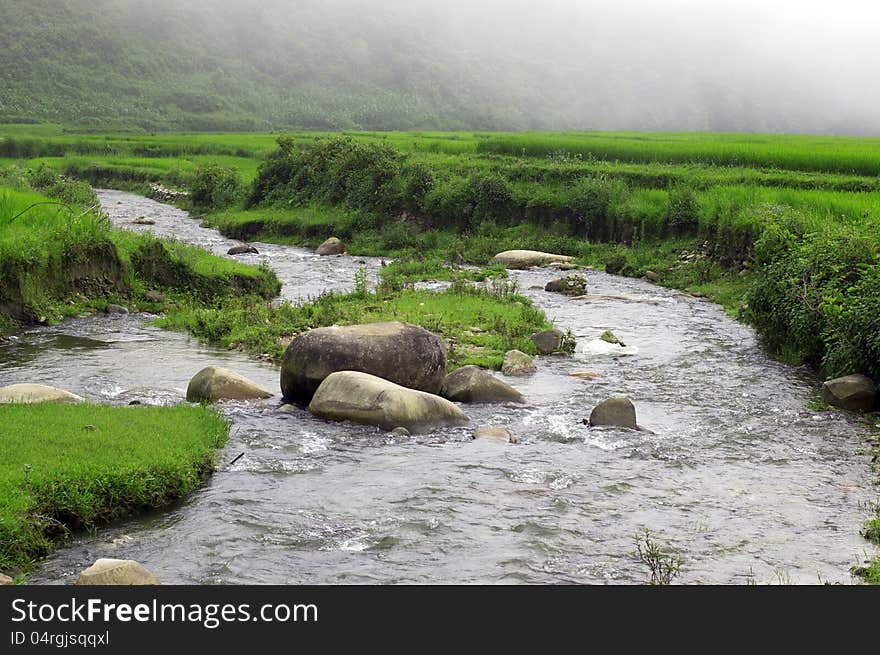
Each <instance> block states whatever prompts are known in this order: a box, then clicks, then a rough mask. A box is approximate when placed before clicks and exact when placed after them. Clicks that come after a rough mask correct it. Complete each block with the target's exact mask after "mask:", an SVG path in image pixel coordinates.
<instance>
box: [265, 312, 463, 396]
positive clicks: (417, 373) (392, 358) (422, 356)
mask: <svg viewBox="0 0 880 655" xmlns="http://www.w3.org/2000/svg"><path fill="white" fill-rule="evenodd" d="M337 371H361V372H363V373H369V374H370V375H375V376H377V377H380V378H383V379H385V380H389V381H391V382H393V383H395V384H399V385H401V386H403V387H408V388H410V389H417V390H418V391H425V392H427V393H431V394H436V393H439V391H440V387H441V385H442V384H443V378H445V377H446V347H445V346H444V345H443V341H441V339H440V337H438V336H437V335H436V334H433V333H431V332H428V331H427V330H426V329H424V328H421V327H419V326H417V325H410V324H409V323H401V322H399V321H390V322H387V323H364V324H361V325H346V326H333V327H323V328H317V329H314V330H309V331H308V332H303V333H302V334H300V335H299V336H297V337H296V338H294V339H293V341H291V342H290V345H288V346H287V350H286V351H285V352H284V357H283V359H282V360H281V393H282V395H283V396H284V398H285V399H286V400H299V401H308V400H311V398H312V396H313V395H314V393H315V391H317V389H318V386H319V385H320V384H321V383H322V382H323V381H324V378H326V377H327V376H328V375H330V374H331V373H335V372H337Z"/></svg>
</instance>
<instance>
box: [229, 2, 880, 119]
mask: <svg viewBox="0 0 880 655" xmlns="http://www.w3.org/2000/svg"><path fill="white" fill-rule="evenodd" d="M230 3H232V4H234V5H241V4H242V3H240V2H235V1H234V0H226V2H225V3H224V7H225V8H226V9H229V5H230ZM306 5H308V6H309V11H308V12H307V13H306V14H303V15H302V19H303V20H305V21H307V22H305V23H302V24H301V25H300V27H301V28H305V29H306V30H307V31H313V33H314V34H316V35H321V38H324V39H328V40H329V42H330V46H331V47H330V48H329V49H330V50H331V51H340V52H342V53H345V52H346V51H347V50H348V49H350V54H351V55H354V56H357V57H359V58H360V60H361V61H362V62H365V61H368V62H371V65H372V66H374V67H382V66H388V67H392V68H394V67H396V68H397V69H400V70H402V71H403V76H402V80H403V81H404V84H403V87H404V88H405V87H406V84H405V81H406V79H408V78H410V77H413V76H415V77H418V75H419V74H420V73H423V74H426V75H430V74H431V73H432V70H434V67H435V66H436V67H437V68H440V69H442V70H444V71H445V72H450V73H451V75H450V76H449V77H451V78H453V79H455V80H456V84H458V85H459V86H460V87H461V88H463V89H467V90H468V93H469V94H479V93H480V88H481V86H485V87H486V92H487V94H489V95H492V96H497V97H498V102H507V103H511V104H512V105H513V106H512V107H510V109H513V110H516V111H517V113H518V114H519V115H520V117H521V122H522V127H540V128H560V129H572V128H577V129H668V130H723V131H780V132H805V133H827V134H868V135H880V84H878V83H877V82H878V77H880V75H878V74H880V44H878V35H880V3H875V2H865V1H854V0H838V1H837V2H817V1H806V2H805V1H803V0H801V1H795V0H765V1H763V2H761V1H757V0H736V1H735V2H734V1H731V0H721V1H713V2H707V1H706V0H702V1H701V0H671V1H667V0H664V1H663V2H649V1H646V0H613V1H605V0H598V1H591V0H581V1H578V0H544V1H541V2H525V1H522V0H513V1H511V0H469V1H462V0H452V1H451V2H422V1H420V0H416V1H413V0H406V1H404V0H350V1H343V0H336V1H335V2H321V3H318V4H314V3H304V2H297V1H290V2H283V1H280V0H275V1H274V2H264V3H262V4H261V8H260V10H259V12H260V13H259V15H258V16H257V17H256V18H255V19H256V20H257V21H259V22H260V23H262V24H266V23H271V22H275V23H276V25H284V24H286V23H289V22H296V21H298V19H299V17H300V14H299V10H300V9H302V8H303V7H305V6H306ZM247 11H252V10H247ZM246 13H247V12H246ZM279 17H281V18H280V19H279ZM242 20H245V21H247V20H248V19H247V18H246V16H245V17H242ZM352 26H353V27H354V28H355V29H354V30H352V29H351V28H352ZM334 27H336V28H338V29H336V30H334ZM242 29H246V26H243V27H242ZM261 29H262V28H261ZM353 32H354V33H358V34H359V37H360V38H358V39H356V40H354V41H352V40H347V39H345V38H344V37H346V36H350V35H351V34H352V33H353ZM334 34H336V35H338V36H340V37H343V38H341V39H340V40H339V41H338V42H334ZM413 44H420V45H421V46H425V47H424V48H423V47H419V48H418V51H417V52H410V51H409V50H411V49H412V48H411V46H412V45H413ZM389 46H390V47H389ZM426 54H428V55H430V57H431V58H432V60H433V61H432V63H431V64H428V62H426V61H425V55H426ZM353 64H355V65H356V62H353ZM450 69H451V70H450ZM363 74H366V75H367V77H371V76H372V77H377V76H378V77H380V78H381V76H379V71H376V70H373V71H363ZM312 75H314V76H315V77H316V78H317V79H321V78H322V76H323V72H322V71H321V69H320V67H317V68H313V69H312ZM328 82H332V80H331V79H329V78H328ZM424 82H425V80H424V79H421V80H420V83H422V84H423V83H424ZM436 82H437V84H445V85H448V84H449V83H450V82H449V78H448V77H446V76H444V78H443V79H442V80H437V81H436ZM505 86H507V87H508V88H506V89H505V88H504V87H505ZM522 86H527V87H528V88H527V89H522V88H516V87H522Z"/></svg>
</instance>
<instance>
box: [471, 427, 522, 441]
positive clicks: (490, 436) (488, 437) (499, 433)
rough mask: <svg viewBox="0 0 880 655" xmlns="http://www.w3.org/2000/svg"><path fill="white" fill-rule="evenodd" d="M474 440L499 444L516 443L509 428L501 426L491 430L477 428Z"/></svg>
mask: <svg viewBox="0 0 880 655" xmlns="http://www.w3.org/2000/svg"><path fill="white" fill-rule="evenodd" d="M472 436H473V438H474V439H479V440H481V441H497V442H499V443H516V437H515V436H513V433H512V432H511V431H510V430H508V429H507V428H503V427H500V426H495V427H490V428H477V429H476V430H474V433H473V435H472Z"/></svg>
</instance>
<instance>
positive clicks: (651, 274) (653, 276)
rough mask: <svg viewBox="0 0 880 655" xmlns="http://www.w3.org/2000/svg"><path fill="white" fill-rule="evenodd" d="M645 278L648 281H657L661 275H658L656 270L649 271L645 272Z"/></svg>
mask: <svg viewBox="0 0 880 655" xmlns="http://www.w3.org/2000/svg"><path fill="white" fill-rule="evenodd" d="M645 279H646V280H647V281H648V282H656V281H657V280H658V279H660V278H659V276H658V275H657V274H656V273H655V272H654V271H647V272H646V273H645Z"/></svg>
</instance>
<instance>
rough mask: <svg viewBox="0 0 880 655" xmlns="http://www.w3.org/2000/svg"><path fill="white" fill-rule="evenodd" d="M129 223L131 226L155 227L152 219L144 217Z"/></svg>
mask: <svg viewBox="0 0 880 655" xmlns="http://www.w3.org/2000/svg"><path fill="white" fill-rule="evenodd" d="M131 223H132V225H155V224H156V221H154V220H153V219H152V218H147V217H146V216H138V217H137V218H136V219H134V220H133V221H132V222H131Z"/></svg>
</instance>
